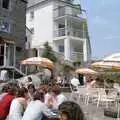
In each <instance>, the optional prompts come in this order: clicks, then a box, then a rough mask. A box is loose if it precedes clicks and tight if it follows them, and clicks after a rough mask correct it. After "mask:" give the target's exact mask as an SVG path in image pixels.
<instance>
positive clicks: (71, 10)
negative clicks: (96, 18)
mask: <svg viewBox="0 0 120 120" xmlns="http://www.w3.org/2000/svg"><path fill="white" fill-rule="evenodd" d="M65 15H69V16H73V17H81V15H82V14H81V12H80V8H75V7H70V6H60V7H58V8H56V9H54V18H58V17H63V16H65Z"/></svg>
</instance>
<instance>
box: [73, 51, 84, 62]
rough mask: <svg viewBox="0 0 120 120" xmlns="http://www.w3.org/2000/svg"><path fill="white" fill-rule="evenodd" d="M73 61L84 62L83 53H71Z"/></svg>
mask: <svg viewBox="0 0 120 120" xmlns="http://www.w3.org/2000/svg"><path fill="white" fill-rule="evenodd" d="M71 60H72V61H81V62H82V61H83V53H82V52H72V53H71Z"/></svg>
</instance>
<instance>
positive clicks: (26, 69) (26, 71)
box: [25, 66, 28, 75]
mask: <svg viewBox="0 0 120 120" xmlns="http://www.w3.org/2000/svg"><path fill="white" fill-rule="evenodd" d="M25 73H26V75H27V73H28V66H26V67H25Z"/></svg>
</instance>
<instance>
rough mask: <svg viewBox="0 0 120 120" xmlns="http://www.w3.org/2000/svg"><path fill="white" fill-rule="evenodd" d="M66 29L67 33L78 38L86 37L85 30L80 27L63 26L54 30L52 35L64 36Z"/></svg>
mask: <svg viewBox="0 0 120 120" xmlns="http://www.w3.org/2000/svg"><path fill="white" fill-rule="evenodd" d="M66 30H67V35H69V36H73V37H79V38H86V32H84V31H83V30H81V29H74V28H71V29H65V28H59V29H58V30H55V31H54V37H62V36H65V33H66Z"/></svg>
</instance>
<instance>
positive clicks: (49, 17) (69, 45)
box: [26, 0, 91, 62]
mask: <svg viewBox="0 0 120 120" xmlns="http://www.w3.org/2000/svg"><path fill="white" fill-rule="evenodd" d="M86 23H87V21H86V19H85V18H84V17H82V11H81V7H80V5H78V4H73V3H72V2H70V1H68V0H34V1H33V0H29V2H28V7H27V13H26V25H27V27H28V28H29V29H30V30H31V32H32V33H33V34H32V37H31V40H29V39H28V43H29V44H30V48H36V49H37V52H38V54H37V55H38V56H39V55H40V54H39V53H40V50H39V48H43V44H44V43H45V42H46V41H48V42H49V44H50V45H51V46H52V47H53V50H54V51H56V52H58V53H61V54H62V55H63V56H64V59H65V60H69V61H73V62H74V61H84V62H87V61H88V60H89V59H90V58H91V46H90V41H89V39H88V31H87V26H86V25H87V24H86ZM28 37H29V35H28Z"/></svg>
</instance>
